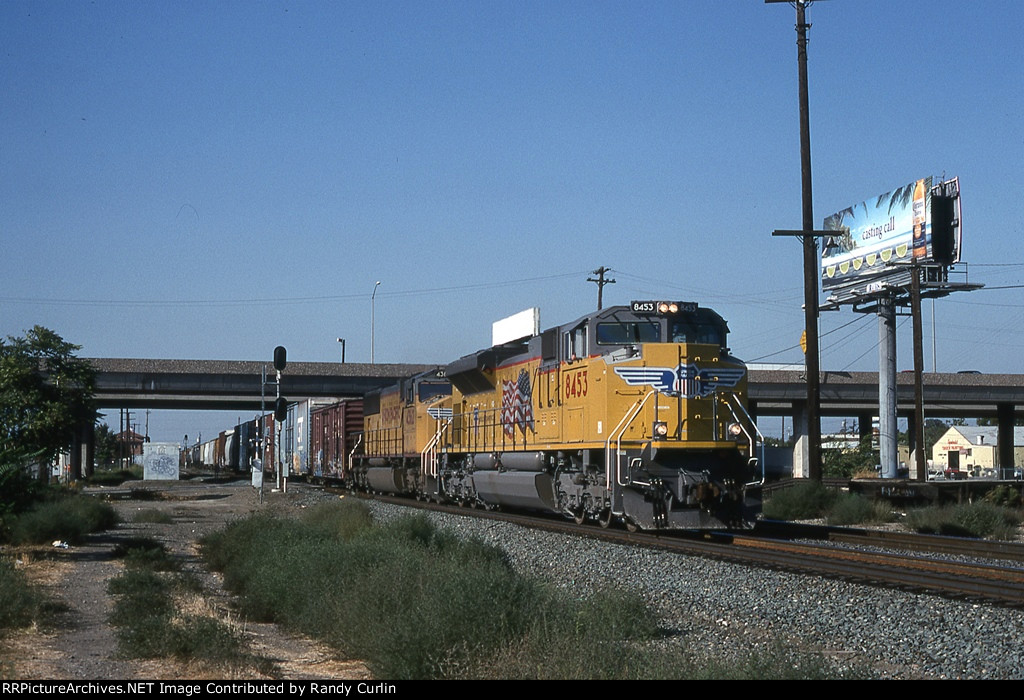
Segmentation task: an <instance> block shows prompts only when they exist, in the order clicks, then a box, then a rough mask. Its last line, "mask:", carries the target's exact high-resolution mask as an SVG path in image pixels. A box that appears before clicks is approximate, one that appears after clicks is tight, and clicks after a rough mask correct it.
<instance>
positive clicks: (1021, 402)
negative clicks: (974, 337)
mask: <svg viewBox="0 0 1024 700" xmlns="http://www.w3.org/2000/svg"><path fill="white" fill-rule="evenodd" d="M922 379H923V384H924V412H925V416H926V417H931V418H948V417H963V418H980V417H992V418H995V417H997V416H998V415H1000V411H1004V412H1005V411H1007V410H1010V411H1013V412H1014V413H1016V411H1019V410H1020V408H1021V407H1024V374H975V373H964V374H960V373H955V374H948V373H934V372H933V373H925V374H923V375H922ZM749 386H750V401H751V402H752V404H753V407H754V410H755V411H756V413H757V414H759V415H765V416H782V415H792V413H793V411H794V410H799V409H800V408H801V407H802V406H803V404H804V402H805V401H806V399H807V390H806V384H805V378H804V373H803V372H800V371H793V370H759V369H751V370H750V377H749ZM896 402H897V410H898V412H899V414H900V415H904V416H905V415H910V414H912V413H913V411H914V374H913V373H912V372H900V373H899V374H897V375H896ZM872 411H873V413H872ZM821 413H822V415H825V416H856V415H863V414H870V415H878V373H877V372H828V371H825V372H822V373H821ZM1011 420H1012V418H1011Z"/></svg>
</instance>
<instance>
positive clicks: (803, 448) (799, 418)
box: [793, 401, 811, 479]
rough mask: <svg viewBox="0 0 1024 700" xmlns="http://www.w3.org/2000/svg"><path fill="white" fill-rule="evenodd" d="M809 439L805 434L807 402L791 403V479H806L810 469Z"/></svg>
mask: <svg viewBox="0 0 1024 700" xmlns="http://www.w3.org/2000/svg"><path fill="white" fill-rule="evenodd" d="M809 449H810V438H809V436H808V434H807V402H806V401H794V402H793V478H794V479H808V478H810V475H811V469H810V464H811V463H810V453H809Z"/></svg>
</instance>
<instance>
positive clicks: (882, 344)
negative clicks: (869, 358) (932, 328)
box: [878, 297, 899, 479]
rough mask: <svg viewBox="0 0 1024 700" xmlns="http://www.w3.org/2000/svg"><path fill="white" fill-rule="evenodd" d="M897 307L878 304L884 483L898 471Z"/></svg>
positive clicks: (880, 446) (884, 302)
mask: <svg viewBox="0 0 1024 700" xmlns="http://www.w3.org/2000/svg"><path fill="white" fill-rule="evenodd" d="M897 430H898V428H897V423H896V303H895V301H894V300H893V298H892V297H882V298H880V299H879V300H878V452H879V462H880V463H881V465H882V473H881V474H879V476H881V477H882V478H883V479H895V478H896V471H897V468H898V467H899V453H898V451H897V449H896V435H897Z"/></svg>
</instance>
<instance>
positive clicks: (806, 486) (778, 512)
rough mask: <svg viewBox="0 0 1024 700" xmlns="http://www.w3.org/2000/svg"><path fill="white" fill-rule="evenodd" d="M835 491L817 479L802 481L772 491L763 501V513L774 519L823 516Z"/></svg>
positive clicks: (802, 518)
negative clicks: (769, 496)
mask: <svg viewBox="0 0 1024 700" xmlns="http://www.w3.org/2000/svg"><path fill="white" fill-rule="evenodd" d="M835 498H836V491H834V490H833V489H830V488H828V487H826V486H823V485H822V484H821V483H820V482H818V481H802V482H800V483H798V484H795V485H794V486H790V487H789V488H786V489H780V490H777V491H773V492H772V494H771V498H769V499H767V500H765V502H764V515H765V517H766V518H772V519H774V520H810V519H813V518H821V517H824V515H825V513H826V512H827V511H828V509H829V507H831V505H832V503H833V502H834V501H835Z"/></svg>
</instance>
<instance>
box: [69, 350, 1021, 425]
mask: <svg viewBox="0 0 1024 700" xmlns="http://www.w3.org/2000/svg"><path fill="white" fill-rule="evenodd" d="M88 361H89V362H90V363H91V364H92V366H93V367H94V368H95V369H96V372H97V377H96V400H97V402H98V404H99V406H100V407H101V408H189V409H219V408H223V409H230V410H235V409H240V408H242V409H256V408H259V402H260V384H261V378H262V372H263V369H264V367H266V368H267V372H268V376H269V377H270V378H273V375H274V369H273V367H272V366H271V365H270V363H269V362H250V361H231V360H144V359H113V358H111V359H90V360H88ZM434 367H436V365H426V364H372V365H371V364H363V363H344V364H343V363H339V362H289V363H288V366H287V367H286V368H285V370H284V372H283V373H282V380H281V381H282V389H281V393H282V394H283V395H284V396H285V397H287V398H288V399H290V400H298V399H304V398H331V397H339V398H340V397H347V396H362V395H363V394H365V393H366V392H367V391H371V390H373V389H377V388H380V387H384V386H389V385H391V384H393V383H395V382H396V381H397V380H398V379H400V378H403V377H408V376H410V375H412V374H415V373H416V372H420V371H424V370H428V369H433V368H434ZM896 383H897V404H898V410H899V412H900V414H901V415H909V414H911V413H912V412H913V410H914V375H913V374H912V373H909V372H901V373H900V374H898V375H897V378H896ZM805 386H806V385H805V378H804V373H803V372H800V371H794V370H777V369H771V370H766V369H753V368H752V369H751V370H750V383H749V390H750V401H751V407H752V409H753V411H754V413H755V414H757V415H762V416H783V415H786V416H789V415H794V414H795V413H799V412H800V411H801V410H802V406H803V403H804V401H805V400H806V389H805ZM272 392H273V388H272V387H268V393H272ZM924 401H925V415H926V416H928V417H944V418H945V417H954V416H955V417H965V418H972V417H982V416H986V417H997V416H1003V417H1005V416H1007V415H1008V416H1009V419H1010V421H1011V422H1012V421H1013V419H1014V417H1015V416H1016V415H1017V412H1018V411H1019V410H1020V407H1021V406H1024V375H1022V374H959V373H957V374H943V373H926V374H925V375H924ZM821 410H822V415H826V416H858V415H866V414H867V415H877V413H878V374H877V373H875V372H829V371H825V372H822V373H821Z"/></svg>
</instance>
